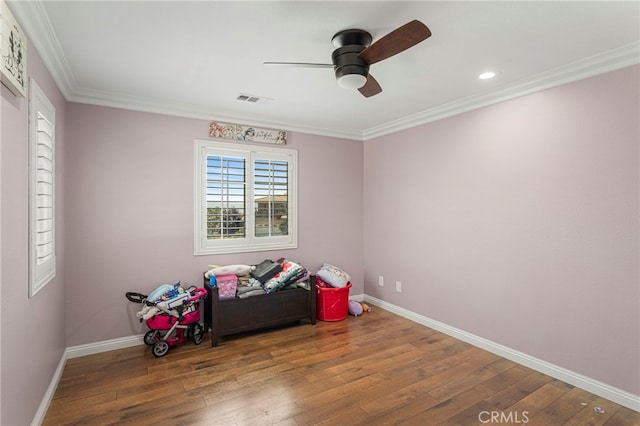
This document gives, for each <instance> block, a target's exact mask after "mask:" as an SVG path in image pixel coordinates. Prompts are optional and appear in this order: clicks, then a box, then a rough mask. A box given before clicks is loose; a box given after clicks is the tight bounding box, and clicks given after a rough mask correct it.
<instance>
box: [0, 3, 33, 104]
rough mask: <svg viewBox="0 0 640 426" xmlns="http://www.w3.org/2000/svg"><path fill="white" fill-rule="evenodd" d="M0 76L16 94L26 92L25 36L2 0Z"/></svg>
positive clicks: (0, 7)
mask: <svg viewBox="0 0 640 426" xmlns="http://www.w3.org/2000/svg"><path fill="white" fill-rule="evenodd" d="M0 56H1V58H0V60H1V65H0V77H1V80H2V84H4V85H5V86H7V88H8V89H9V90H11V92H12V93H13V94H14V95H16V96H21V97H24V96H25V94H26V92H27V38H26V37H25V35H24V32H23V31H22V28H20V26H19V25H18V22H16V19H15V18H14V17H13V14H12V13H11V11H10V10H9V7H8V6H7V4H6V3H5V1H4V0H0Z"/></svg>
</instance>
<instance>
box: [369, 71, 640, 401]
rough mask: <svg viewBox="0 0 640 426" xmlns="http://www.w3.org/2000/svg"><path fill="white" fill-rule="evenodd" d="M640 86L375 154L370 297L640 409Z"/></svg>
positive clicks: (423, 129)
mask: <svg viewBox="0 0 640 426" xmlns="http://www.w3.org/2000/svg"><path fill="white" fill-rule="evenodd" d="M638 82H639V68H638V67H631V68H627V69H624V70H620V71H617V72H613V73H609V74H606V75H602V76H598V77H594V78H590V79H587V80H583V81H579V82H576V83H573V84H569V85H565V86H561V87H557V88H554V89H550V90H546V91H543V92H540V93H536V94H532V95H529V96H526V97H522V98H518V99H515V100H511V101H508V102H503V103H500V104H497V105H494V106H491V107H487V108H483V109H480V110H476V111H473V112H469V113H465V114H461V115H458V116H455V117H452V118H449V119H445V120H441V121H438V122H434V123H430V124H427V125H423V126H420V127H418V128H414V129H410V130H406V131H403V132H399V133H396V134H393V135H388V136H384V137H380V138H377V139H375V140H371V141H367V142H365V146H364V183H365V186H364V188H365V191H364V193H365V195H364V199H365V201H364V208H365V231H364V266H365V268H364V270H365V292H366V293H367V294H369V295H372V296H374V297H377V298H380V299H383V300H385V301H388V302H390V303H393V304H395V305H398V306H401V307H403V308H406V309H409V310H411V311H413V312H416V313H418V314H421V315H424V316H426V317H428V318H432V319H435V320H438V321H441V322H443V323H445V324H448V325H451V326H454V327H457V328H459V329H461V330H464V331H467V332H470V333H473V334H475V335H477V336H480V337H483V338H486V339H489V340H491V341H494V342H497V343H499V344H502V345H505V346H507V347H510V348H513V349H516V350H519V351H521V352H524V353H526V354H529V355H532V356H534V357H537V358H540V359H543V360H546V361H548V362H551V363H553V364H555V365H558V366H561V367H564V368H567V369H569V370H572V371H575V372H578V373H581V374H583V375H585V376H587V377H591V378H593V379H596V380H600V381H602V382H604V383H607V384H609V385H612V386H615V387H618V388H620V389H623V390H626V391H628V392H631V393H633V394H636V395H638V394H640V383H639V380H638V378H639V377H640V371H639V365H640V352H639V351H640V349H639V348H640V306H639V302H640V294H639V284H638V283H639V276H638V271H639V260H638V259H639V252H638V240H639V236H640V235H639V224H638V220H639V207H638V204H639V202H638V198H639V167H638V159H639V150H638V144H639V140H640V134H639V118H638V117H639V115H640V111H639V83H638ZM379 275H383V276H384V277H385V280H386V282H387V284H386V285H385V286H384V287H379V286H378V284H377V282H378V276H379ZM396 280H399V281H401V282H402V283H403V292H402V293H396V292H395V288H394V286H393V285H390V284H391V283H392V282H394V281H396Z"/></svg>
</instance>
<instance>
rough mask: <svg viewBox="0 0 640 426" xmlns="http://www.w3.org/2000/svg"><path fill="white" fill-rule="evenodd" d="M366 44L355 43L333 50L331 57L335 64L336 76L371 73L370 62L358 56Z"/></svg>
mask: <svg viewBox="0 0 640 426" xmlns="http://www.w3.org/2000/svg"><path fill="white" fill-rule="evenodd" d="M365 47H366V46H359V45H355V44H351V45H347V46H343V47H340V48H338V49H336V50H334V51H333V53H332V54H331V59H332V61H333V65H335V73H336V78H338V79H339V78H341V77H343V76H345V75H349V74H360V75H363V76H365V77H366V76H367V75H369V64H367V63H366V62H365V61H363V60H362V59H360V58H359V57H358V53H360V52H362V51H363V50H364V48H365Z"/></svg>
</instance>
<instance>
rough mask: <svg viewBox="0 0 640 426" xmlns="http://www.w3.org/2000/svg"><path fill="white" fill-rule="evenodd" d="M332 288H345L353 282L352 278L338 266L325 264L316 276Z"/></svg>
mask: <svg viewBox="0 0 640 426" xmlns="http://www.w3.org/2000/svg"><path fill="white" fill-rule="evenodd" d="M316 275H318V276H319V277H320V279H321V280H322V281H324V282H326V283H327V284H329V285H330V286H331V287H338V288H339V287H345V286H346V285H347V284H349V281H351V277H350V276H349V274H347V273H346V272H345V271H343V270H342V269H340V268H338V267H337V266H333V265H330V264H328V263H325V264H324V265H322V268H320V270H319V271H318V273H317V274H316Z"/></svg>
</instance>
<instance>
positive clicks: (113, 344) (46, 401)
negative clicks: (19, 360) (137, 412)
mask: <svg viewBox="0 0 640 426" xmlns="http://www.w3.org/2000/svg"><path fill="white" fill-rule="evenodd" d="M143 337H144V335H142V334H140V335H137V336H129V337H120V338H118V339H111V340H105V341H102V342H96V343H89V344H86V345H79V346H71V347H69V348H66V349H65V350H64V352H63V353H62V357H61V358H60V362H59V363H58V367H57V368H56V371H55V372H54V373H53V377H52V378H51V382H50V383H49V387H48V388H47V391H46V392H45V393H44V396H43V397H42V401H41V402H40V405H39V406H38V410H37V411H36V414H35V416H33V420H32V421H31V425H32V426H38V425H41V424H42V422H43V421H44V417H45V415H46V414H47V410H48V409H49V405H50V404H51V400H52V399H53V395H54V394H55V393H56V388H57V387H58V383H60V378H61V377H62V372H63V371H64V366H65V364H66V363H67V360H68V359H71V358H77V357H80V356H85V355H92V354H97V353H101V352H107V351H112V350H115V349H123V348H128V347H131V346H137V345H140V344H142V343H144V341H143Z"/></svg>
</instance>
